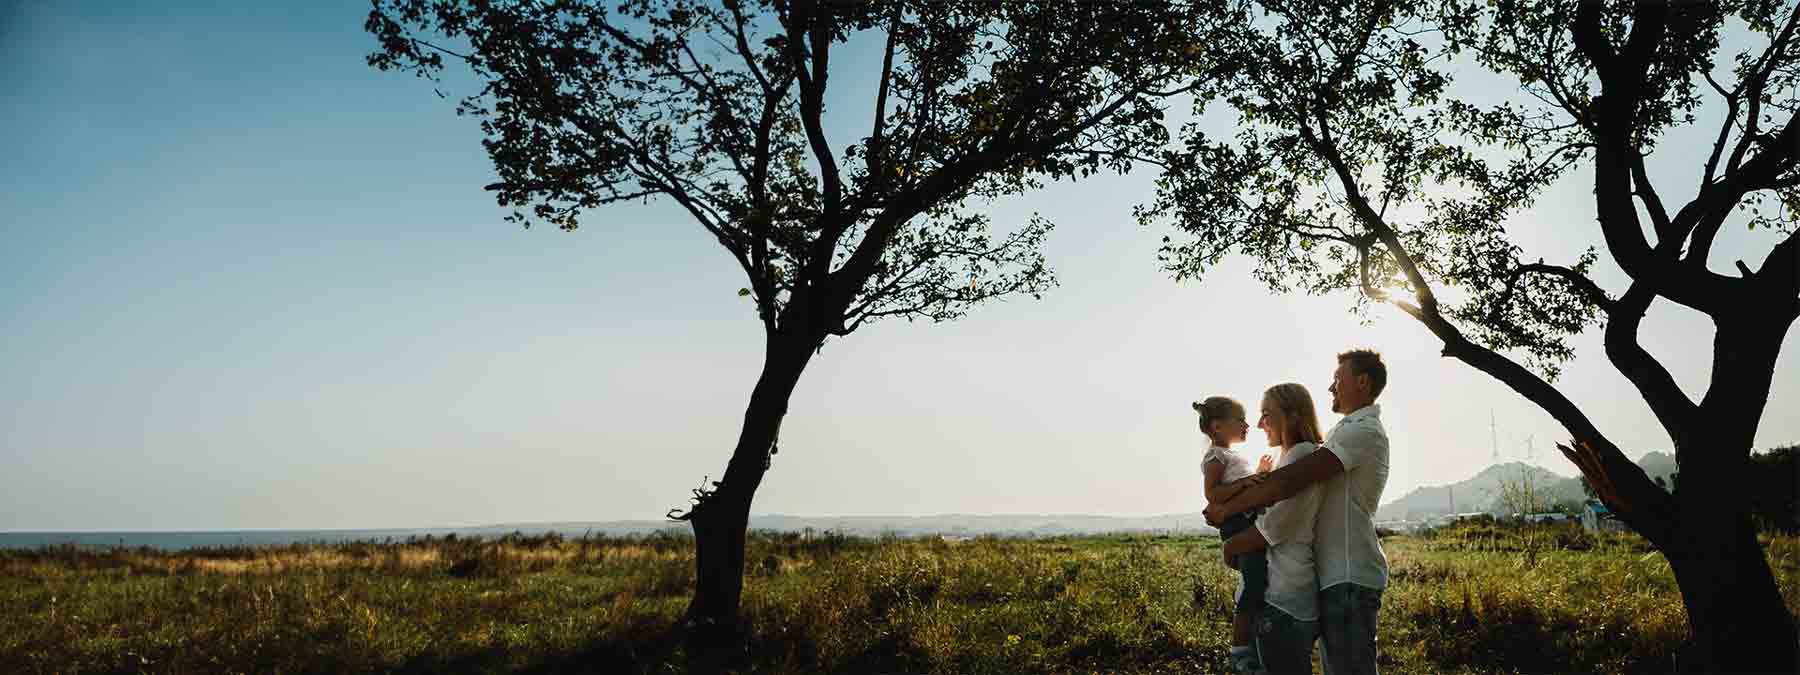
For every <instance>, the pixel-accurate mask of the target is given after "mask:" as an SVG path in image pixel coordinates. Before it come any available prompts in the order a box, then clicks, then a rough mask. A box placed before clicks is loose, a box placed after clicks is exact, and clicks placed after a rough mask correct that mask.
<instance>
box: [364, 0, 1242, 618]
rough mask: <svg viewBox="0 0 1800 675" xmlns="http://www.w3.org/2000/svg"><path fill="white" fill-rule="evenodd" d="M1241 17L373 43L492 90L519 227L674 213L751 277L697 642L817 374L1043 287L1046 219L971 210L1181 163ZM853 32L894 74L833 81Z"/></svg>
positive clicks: (682, 2)
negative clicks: (859, 107)
mask: <svg viewBox="0 0 1800 675" xmlns="http://www.w3.org/2000/svg"><path fill="white" fill-rule="evenodd" d="M615 5H616V6H615ZM1230 18H1231V17H1230V16H1228V15H1226V14H1222V13H1210V12H1206V13H1203V12H1200V11H1198V10H1196V9H1194V8H1184V7H1181V6H1175V5H1168V4H1153V3H1071V2H1032V1H1027V0H983V1H981V2H935V1H933V0H860V1H849V2H823V3H822V2H817V1H815V0H762V1H758V0H719V1H718V2H705V1H698V0H616V1H615V2H601V1H594V2H583V1H578V0H547V1H545V2H534V3H490V2H481V1H478V0H468V1H466V2H440V1H437V0H376V2H375V7H374V9H373V10H372V11H371V12H370V13H369V17H368V22H367V24H366V28H367V29H368V31H369V32H371V33H372V34H374V36H375V37H376V38H377V39H378V40H379V42H380V50H379V51H376V52H374V53H373V54H371V55H370V56H369V63H370V64H371V65H372V66H374V67H376V68H379V69H382V70H390V69H398V70H403V71H411V72H414V73H417V74H419V75H422V76H426V77H433V78H434V79H435V77H436V75H437V74H438V73H440V72H441V71H442V69H443V67H444V64H445V62H446V59H448V60H449V61H450V62H451V63H458V62H460V63H461V64H463V65H466V66H467V67H468V68H469V69H471V70H472V71H473V73H474V75H475V76H476V78H477V79H478V80H479V81H480V83H481V84H482V89H481V90H480V91H479V92H478V93H475V94H473V95H470V96H468V97H466V98H464V99H463V100H462V101H461V104H460V105H459V106H458V112H459V113H464V114H470V115H474V116H476V117H478V118H480V119H481V127H482V130H483V132H484V133H485V135H486V138H485V139H484V140H483V145H484V146H485V147H486V149H487V152H488V155H489V156H490V157H491V159H492V160H493V163H494V166H495V168H496V170H497V172H498V174H499V177H500V180H499V182H497V183H494V184H492V185H489V186H487V188H488V189H489V190H493V191H494V192H495V193H496V198H497V200H498V201H499V203H500V204H501V205H502V206H503V207H513V208H515V209H523V208H524V207H526V206H529V207H530V208H529V210H515V211H514V212H513V214H512V215H511V216H510V217H509V220H512V221H515V222H518V223H521V224H523V225H524V226H526V227H529V226H530V225H531V224H532V223H534V222H538V223H543V222H547V223H551V224H555V225H557V226H559V227H561V228H563V229H565V230H572V229H575V228H576V227H577V225H578V223H579V221H580V217H581V215H582V214H583V213H584V212H586V211H591V210H594V209H600V208H603V207H605V206H607V205H610V204H614V203H618V202H624V201H635V200H647V199H650V198H660V199H667V200H670V201H672V202H673V203H675V204H677V205H679V206H680V207H681V208H682V209H684V210H685V211H686V212H687V214H688V215H689V216H691V217H692V219H693V220H694V221H695V222H696V223H698V224H699V225H700V226H701V227H704V228H705V229H706V231H707V232H708V233H709V234H711V235H712V237H713V238H714V239H716V240H717V241H718V243H719V244H720V245H721V246H722V247H723V248H724V249H725V251H726V252H727V253H729V254H730V256H731V259H732V261H733V262H735V263H736V264H737V266H738V268H739V269H741V270H742V271H743V273H744V276H745V278H746V280H747V284H748V285H747V287H746V288H744V289H742V290H739V291H738V293H739V295H744V296H748V297H750V298H752V299H753V301H754V303H755V309H756V316H757V318H758V319H759V320H760V321H761V323H762V326H763V329H764V334H765V338H766V339H765V345H764V346H765V349H764V361H763V369H762V372H761V375H760V377H759V378H758V379H757V382H756V385H755V388H754V390H753V391H752V393H751V395H750V401H749V405H748V407H747V409H746V410H745V412H744V423H743V427H742V430H741V432H740V434H739V436H738V439H737V443H736V445H735V447H734V448H733V450H732V453H731V458H730V461H729V463H728V464H727V466H726V469H725V472H724V474H723V476H722V478H721V479H720V480H718V481H714V482H711V484H710V485H708V486H705V487H703V488H701V489H698V490H695V491H694V492H695V497H694V500H693V504H692V506H691V508H688V509H686V510H685V511H683V510H680V509H676V510H673V511H671V512H670V517H671V518H673V519H677V520H682V521H686V522H688V523H689V524H690V525H691V526H692V527H693V530H694V536H695V545H696V560H695V565H696V572H697V581H696V588H695V593H694V597H693V599H692V602H691V603H690V605H689V607H688V611H687V617H688V621H689V625H690V627H692V628H695V629H696V630H694V631H693V632H692V633H690V635H698V636H702V637H704V638H705V640H704V642H705V643H707V644H712V645H719V644H726V645H729V644H730V643H731V641H732V640H731V638H735V637H737V636H738V628H739V626H738V608H739V600H740V597H741V593H742V583H743V566H744V560H743V558H744V531H745V527H746V525H747V523H748V518H749V512H750V505H751V500H752V497H753V496H754V494H755V492H756V489H757V486H758V485H759V484H760V483H761V481H762V478H763V475H764V473H765V471H767V470H768V468H769V466H770V461H771V458H772V457H773V456H774V455H775V454H776V451H777V449H778V446H777V436H778V432H779V430H780V427H781V422H782V419H783V418H784V416H785V415H786V414H787V406H788V399H789V395H790V394H791V393H792V392H793V390H794V387H795V385H796V383H797V382H798V381H799V378H800V375H801V373H802V371H803V370H804V369H805V368H806V366H807V364H808V362H809V361H810V360H811V359H812V358H813V356H814V355H816V354H817V353H819V351H820V349H821V347H822V345H823V344H824V343H825V341H826V340H827V339H828V338H830V337H834V336H835V337H843V336H847V335H849V334H850V333H852V332H853V331H855V330H857V329H858V328H860V327H861V326H863V325H864V324H866V323H869V322H873V321H877V320H880V319H884V318H891V317H904V318H906V319H907V320H909V321H910V320H915V319H927V320H931V321H946V320H950V319H954V318H956V317H958V316H961V315H962V314H963V313H964V312H966V311H967V310H968V309H969V308H970V307H971V306H973V305H975V304H979V303H981V302H983V301H987V300H992V299H997V298H1002V297H1006V296H1015V295H1021V294H1029V295H1032V296H1033V297H1036V296H1037V295H1038V294H1039V293H1041V292H1043V291H1044V290H1045V289H1046V288H1048V287H1049V286H1050V285H1051V284H1052V283H1053V278H1052V276H1051V273H1050V272H1049V270H1048V269H1047V268H1046V266H1045V264H1044V260H1043V256H1042V254H1041V253H1040V252H1039V249H1038V245H1039V242H1040V241H1041V240H1042V239H1043V238H1044V236H1045V233H1046V231H1047V230H1048V229H1049V228H1050V223H1049V222H1048V221H1047V220H1045V219H1043V218H1041V217H1036V218H1034V219H1033V220H1032V221H1031V222H1030V223H1029V224H1027V225H1025V226H1024V227H1022V228H1021V229H1019V230H1018V231H1016V232H1014V233H1012V234H1010V235H1007V236H1005V237H1003V238H999V239H995V238H992V237H990V236H989V234H988V227H989V219H988V218H987V217H986V216H985V215H983V214H982V213H981V212H980V211H979V210H976V209H975V208H973V207H972V206H971V202H973V201H975V200H980V199H988V198H995V197H1000V196H1005V195H1013V194H1020V193H1022V192H1024V191H1027V190H1029V189H1033V188H1038V187H1041V186H1042V185H1044V184H1045V182H1046V181H1055V180H1061V179H1075V178H1080V177H1084V176H1087V175H1090V174H1093V173H1095V172H1098V171H1108V170H1111V171H1121V172H1123V171H1127V170H1129V169H1130V167H1131V166H1132V161H1133V160H1132V158H1131V154H1132V152H1133V151H1135V150H1136V149H1138V148H1142V147H1162V146H1163V145H1165V144H1166V143H1167V140H1168V131H1167V129H1166V128H1165V127H1164V126H1163V124H1162V106H1163V105H1164V103H1163V101H1165V100H1166V98H1167V97H1168V96H1171V95H1173V94H1175V93H1177V92H1174V91H1164V90H1160V88H1161V87H1164V86H1165V83H1167V82H1170V81H1174V80H1175V79H1176V77H1175V76H1176V75H1179V74H1182V73H1190V72H1192V71H1193V70H1194V69H1195V68H1198V67H1201V66H1199V65H1197V64H1198V63H1199V60H1200V59H1201V57H1202V56H1203V54H1202V52H1201V50H1200V49H1199V45H1201V44H1203V41H1204V39H1205V37H1204V36H1205V35H1206V33H1207V31H1208V30H1209V29H1208V28H1207V27H1206V26H1205V25H1202V23H1201V22H1202V21H1203V20H1204V21H1213V22H1217V21H1221V20H1229V19H1230ZM1209 25H1210V24H1209ZM853 39H864V40H868V41H869V42H867V43H864V44H873V45H880V66H879V68H878V69H872V70H870V71H868V72H863V71H848V72H846V71H845V70H844V69H843V66H841V65H840V66H836V67H834V62H833V61H834V59H833V57H834V56H841V55H842V51H843V50H844V49H847V48H846V47H844V45H845V44H846V43H847V42H850V41H851V40H853ZM840 63H842V61H840ZM852 63H854V62H853V61H852ZM845 87H850V88H852V89H853V92H852V93H854V92H866V93H867V94H868V95H869V96H870V97H871V98H872V105H871V106H870V109H871V110H872V111H873V113H872V115H870V117H869V118H867V119H866V120H865V121H862V122H859V123H857V125H858V126H859V127H860V128H862V129H867V130H868V133H867V134H866V135H861V136H860V137H859V138H852V139H849V140H848V142H846V139H845V138H843V137H839V138H835V139H834V138H832V135H831V133H828V132H831V131H832V130H833V129H839V128H840V127H837V126H836V123H839V122H842V120H840V119H837V118H831V117H829V116H828V115H827V114H826V110H825V107H826V101H827V98H828V97H827V93H828V92H836V91H842V90H844V88H845ZM840 134H841V132H840Z"/></svg>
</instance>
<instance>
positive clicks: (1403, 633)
mask: <svg viewBox="0 0 1800 675" xmlns="http://www.w3.org/2000/svg"><path fill="white" fill-rule="evenodd" d="M1383 545H1384V547H1385V548H1386V550H1387V552H1388V556H1389V560H1390V564H1391V568H1392V574H1393V581H1392V586H1391V587H1390V588H1389V590H1388V592H1387V594H1386V596H1385V598H1384V602H1383V606H1382V612H1381V629H1380V635H1381V638H1380V639H1381V649H1382V664H1381V666H1382V670H1383V672H1387V673H1540V672H1581V673H1598V672H1626V673H1660V672H1667V671H1668V670H1669V669H1670V666H1671V662H1672V659H1673V655H1674V653H1675V651H1676V650H1677V649H1678V647H1679V645H1680V642H1681V640H1682V637H1683V635H1684V632H1685V630H1686V624H1685V619H1684V617H1683V614H1682V609H1681V600H1680V597H1679V595H1678V594H1677V593H1676V590H1675V586H1674V581H1673V579H1672V577H1671V575H1670V573H1669V569H1668V565H1667V564H1666V563H1665V562H1664V561H1663V559H1662V557H1661V556H1660V555H1658V554H1657V553H1655V552H1654V551H1652V550H1649V549H1648V548H1646V547H1645V546H1644V544H1643V542H1642V540H1641V539H1637V538H1636V537H1635V536H1631V535H1607V536H1604V537H1598V538H1597V537H1594V536H1591V535H1588V534H1586V533H1582V532H1580V531H1578V530H1573V529H1563V528H1550V527H1548V526H1546V527H1544V529H1529V530H1522V529H1518V528H1515V527H1506V526H1499V525H1492V524H1478V525H1469V526H1462V527H1458V528H1455V529H1450V530H1445V531H1440V532H1437V533H1434V534H1432V535H1430V536H1420V537H1408V536H1397V537H1391V538H1388V539H1386V540H1385V541H1384V544H1383ZM692 546H693V542H692V540H691V539H688V538H686V537H681V536H653V537H648V538H630V539H613V538H587V539H563V538H559V537H554V536H552V537H544V538H523V537H508V538H503V539H499V540H487V541H477V540H454V539H451V540H444V539H436V540H425V541H410V542H405V543H390V544H342V545H315V546H287V547H275V548H257V549H222V550H221V549H214V550H197V551H190V552H184V553H161V552H156V551H151V550H142V549H139V550H114V551H81V550H76V549H72V548H56V549H45V550H39V551H6V552H0V672H4V673H15V672H24V673H31V672H41V673H51V672H56V673H101V672H130V673H136V672H183V673H185V672H253V673H274V672H370V671H377V672H394V671H399V672H445V671H454V672H468V671H475V672H482V671H527V672H588V671H594V672H609V673H610V672H621V673H632V672H646V673H664V672H679V671H681V670H682V664H684V663H685V662H686V659H685V654H684V653H683V652H682V647H681V644H680V641H679V640H678V639H677V638H676V637H675V633H674V630H673V629H674V628H675V626H676V624H677V621H678V618H679V616H680V614H681V611H682V609H683V608H684V607H685V603H686V601H687V594H688V593H689V590H690V588H691V584H692V579H693V568H692V557H691V556H692V550H693V548H692ZM1218 547H1219V542H1218V540H1217V539H1216V538H1212V537H1157V536H1143V535H1136V536H1106V537H1087V538H1059V539H1038V540H1008V539H973V540H968V541H960V542H950V541H942V540H937V539H922V540H902V539H882V540H870V539H852V538H844V537H837V536H823V537H813V538H803V537H801V536H799V535H793V534H758V535H755V536H752V537H751V543H750V551H749V558H748V559H749V561H750V562H749V565H748V567H749V569H748V577H749V578H748V579H747V582H746V588H745V594H744V612H745V614H746V615H747V617H748V619H749V621H750V626H751V628H750V638H749V649H750V652H749V664H748V665H747V667H746V670H747V671H749V672H957V673H963V672H968V673H1014V672H1079V673H1088V672H1125V673H1151V672H1190V673H1191V672H1220V671H1222V670H1223V669H1224V666H1225V653H1226V648H1227V643H1228V640H1229V633H1230V624H1229V615H1228V611H1229V610H1228V608H1229V605H1230V599H1231V593H1232V589H1233V588H1234V583H1235V582H1234V578H1233V576H1232V573H1231V571H1230V570H1228V569H1226V568H1225V567H1224V565H1223V564H1222V563H1221V562H1220V559H1219V554H1218ZM1767 551H1768V556H1769V559H1770V563H1771V565H1772V566H1773V567H1774V568H1775V571H1776V576H1777V578H1778V580H1779V582H1780V584H1781V588H1782V591H1783V594H1784V596H1785V598H1786V601H1787V604H1788V607H1789V609H1790V610H1796V609H1800V539H1797V538H1794V537H1776V538H1774V539H1771V540H1770V541H1769V543H1768V546H1767Z"/></svg>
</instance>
